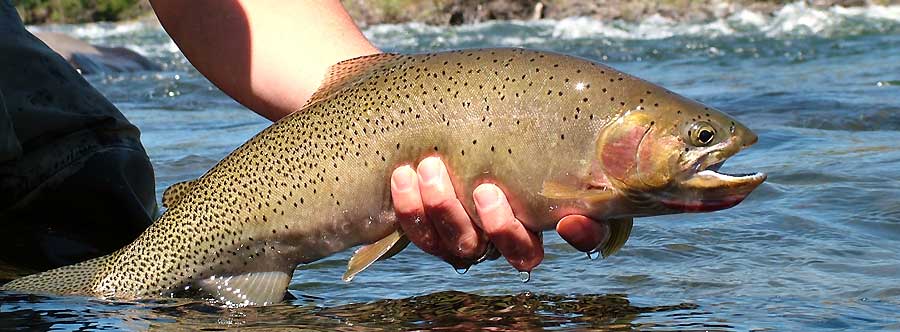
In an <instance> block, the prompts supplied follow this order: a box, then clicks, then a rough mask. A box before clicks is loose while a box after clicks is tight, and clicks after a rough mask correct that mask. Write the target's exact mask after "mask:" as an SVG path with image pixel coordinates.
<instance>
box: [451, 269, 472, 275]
mask: <svg viewBox="0 0 900 332" xmlns="http://www.w3.org/2000/svg"><path fill="white" fill-rule="evenodd" d="M454 270H456V274H459V275H463V274H466V272H469V267H464V268H462V267H458V268H455V269H454Z"/></svg>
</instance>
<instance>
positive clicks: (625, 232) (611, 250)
mask: <svg viewBox="0 0 900 332" xmlns="http://www.w3.org/2000/svg"><path fill="white" fill-rule="evenodd" d="M633 225H634V219H632V218H622V219H611V220H609V240H607V241H606V243H605V244H603V247H602V248H600V253H601V254H602V255H603V257H604V258H606V257H609V256H610V255H612V254H615V253H616V252H618V251H619V249H622V246H624V245H625V241H628V237H630V236H631V227H632V226H633Z"/></svg>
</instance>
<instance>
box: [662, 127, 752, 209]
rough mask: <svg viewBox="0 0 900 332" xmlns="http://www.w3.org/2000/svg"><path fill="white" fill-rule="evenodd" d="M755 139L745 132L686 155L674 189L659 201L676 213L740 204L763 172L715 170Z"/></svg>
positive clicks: (725, 207) (750, 133)
mask: <svg viewBox="0 0 900 332" xmlns="http://www.w3.org/2000/svg"><path fill="white" fill-rule="evenodd" d="M756 140H757V139H756V136H755V135H753V134H752V132H749V131H748V132H747V133H746V134H745V135H736V136H732V137H731V138H729V139H728V140H726V141H724V142H721V143H719V144H716V145H713V146H710V147H708V148H706V149H701V150H698V151H694V152H693V153H691V154H689V155H687V156H686V159H687V160H688V162H687V163H686V164H687V165H686V166H685V169H684V170H683V173H682V174H683V176H682V178H681V179H680V180H679V181H678V182H677V183H676V184H675V186H674V187H675V188H673V189H672V190H671V191H667V192H666V193H664V194H663V195H661V197H660V198H659V201H660V202H661V203H662V204H663V205H664V206H665V207H666V208H669V209H672V210H676V211H677V212H711V211H718V210H724V209H727V208H730V207H733V206H735V205H738V204H740V203H741V202H742V201H744V199H746V198H747V196H748V195H750V193H751V192H753V190H754V189H756V187H758V186H759V185H760V184H762V183H763V182H764V181H765V180H766V174H765V173H760V172H755V173H749V174H725V173H720V172H719V171H718V169H719V167H721V165H722V164H723V163H724V162H725V160H726V159H728V158H730V157H731V156H733V155H735V154H737V153H738V152H740V151H741V150H743V149H744V148H746V147H749V146H751V145H753V144H754V143H756Z"/></svg>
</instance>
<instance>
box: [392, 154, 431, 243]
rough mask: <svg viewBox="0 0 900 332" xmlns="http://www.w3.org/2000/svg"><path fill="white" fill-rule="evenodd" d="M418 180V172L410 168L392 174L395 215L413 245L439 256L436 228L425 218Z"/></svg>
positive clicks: (405, 167) (402, 167)
mask: <svg viewBox="0 0 900 332" xmlns="http://www.w3.org/2000/svg"><path fill="white" fill-rule="evenodd" d="M418 178H419V177H418V176H417V175H416V171H415V170H413V169H412V167H410V166H401V167H399V168H397V169H395V170H394V173H393V174H391V198H392V199H393V202H394V214H396V215H397V222H399V223H400V227H401V228H402V229H403V232H404V233H406V236H407V237H408V238H409V240H410V241H412V243H414V244H415V245H416V246H418V247H419V248H420V249H422V251H424V252H427V253H429V254H432V255H438V254H439V252H440V251H439V249H440V247H439V244H438V242H437V238H438V237H437V234H436V233H435V230H434V227H432V225H431V223H430V222H428V220H427V218H425V207H424V206H423V205H422V194H421V193H420V192H419V181H418Z"/></svg>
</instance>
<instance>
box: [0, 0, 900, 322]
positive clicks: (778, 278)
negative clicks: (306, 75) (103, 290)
mask: <svg viewBox="0 0 900 332" xmlns="http://www.w3.org/2000/svg"><path fill="white" fill-rule="evenodd" d="M32 29H34V30H51V31H62V32H66V33H71V34H74V35H75V36H78V37H79V38H83V39H85V40H87V41H89V42H91V43H94V44H99V45H104V46H126V47H129V48H132V49H135V50H137V51H138V52H139V53H141V54H143V55H145V56H147V57H149V58H150V59H151V60H153V61H155V62H157V63H160V64H161V65H162V66H163V68H164V69H163V70H162V71H161V72H137V73H123V74H99V75H93V76H88V77H87V78H88V80H89V81H90V82H91V83H93V84H94V85H95V86H96V87H97V88H98V89H99V90H100V91H101V92H103V93H104V94H105V95H106V96H107V97H108V98H109V99H110V100H112V101H113V102H114V103H115V104H116V105H117V106H118V107H119V108H120V109H121V110H122V111H123V113H125V115H126V116H127V117H128V118H129V119H131V121H133V122H134V123H135V124H137V125H138V126H139V127H140V128H141V130H142V132H143V142H144V144H145V146H146V148H147V151H148V152H149V154H150V157H151V159H152V161H153V164H154V167H155V170H156V174H157V182H158V185H157V192H158V194H160V195H161V193H162V191H163V190H164V189H165V188H166V187H168V186H169V185H170V184H172V183H174V182H178V181H183V180H187V179H192V178H195V177H197V176H199V175H201V174H202V173H203V172H204V171H205V170H207V169H208V168H210V167H211V166H212V165H213V164H215V163H216V162H217V161H218V160H219V159H221V158H222V157H223V156H225V155H226V154H227V153H229V152H230V151H231V150H232V149H234V148H235V147H237V146H238V145H239V144H241V143H242V142H244V141H245V140H246V139H248V138H249V137H251V136H252V135H254V134H255V133H256V132H258V131H259V130H261V129H262V128H264V127H266V126H267V125H268V124H269V123H268V122H267V121H266V120H264V119H262V118H261V117H259V116H257V115H256V114H254V113H252V112H250V111H248V110H246V109H244V108H243V107H241V106H240V105H238V104H236V103H235V102H233V101H232V100H231V99H229V98H228V97H227V96H225V95H224V94H222V93H221V92H220V91H218V90H217V89H216V88H215V87H213V86H212V85H211V84H210V83H209V82H208V81H207V80H206V79H204V78H203V77H202V76H201V75H199V74H198V73H197V71H196V70H194V69H193V67H191V65H190V64H189V63H188V62H187V61H186V60H185V58H184V57H183V56H182V55H181V54H180V53H179V52H178V49H177V48H176V46H175V45H174V43H173V42H172V41H171V40H170V39H169V38H168V36H167V35H166V34H165V32H164V31H162V29H161V28H160V27H159V26H158V25H156V24H153V23H115V24H84V25H58V26H42V27H32ZM365 32H366V35H367V36H368V37H370V38H371V39H372V40H373V41H374V42H375V44H376V45H378V46H379V47H381V48H382V49H384V50H386V51H397V52H424V51H435V50H444V49H455V48H467V47H492V46H515V47H518V46H522V47H528V48H537V49H544V50H551V51H557V52H563V53H569V54H574V55H578V56H582V57H586V58H590V59H594V60H597V61H601V62H604V63H607V64H609V65H611V66H613V67H616V68H618V69H620V70H622V71H625V72H628V73H631V74H634V75H637V76H639V77H642V78H645V79H648V80H650V81H652V82H655V83H658V84H660V85H663V86H665V87H667V88H669V89H671V90H674V91H676V92H678V93H680V94H683V95H686V96H688V97H691V98H695V99H698V100H701V101H703V102H705V103H708V104H710V105H713V106H716V107H717V108H719V109H722V110H724V111H726V112H728V113H729V114H732V115H734V116H736V117H737V118H738V119H739V120H741V121H742V122H743V123H745V124H746V125H747V126H749V127H750V128H752V129H754V130H755V131H756V133H757V134H759V136H760V141H759V143H758V144H757V145H755V146H754V147H753V148H751V149H749V150H746V151H744V152H742V153H741V154H740V155H738V156H737V157H735V158H733V159H732V160H731V161H729V163H728V164H727V165H726V166H725V171H726V172H727V171H728V170H732V171H733V172H745V171H764V172H767V173H769V180H768V181H767V182H766V183H764V184H763V185H762V186H761V187H760V188H759V189H757V191H756V192H755V193H754V194H753V195H751V196H750V198H749V199H748V200H747V201H745V202H744V203H742V204H741V205H739V206H737V207H735V208H733V209H730V210H726V211H721V212H716V213H710V214H695V215H674V216H665V217H654V218H642V219H639V220H637V221H636V223H635V228H634V231H633V233H632V237H631V239H630V240H629V241H628V244H627V245H626V246H625V248H624V249H623V250H622V251H621V252H620V253H619V254H617V255H615V256H613V257H610V258H608V259H605V260H602V261H589V260H588V259H587V257H585V255H584V254H581V253H578V252H576V251H574V250H573V249H571V248H569V247H568V245H566V244H565V243H564V242H563V241H562V240H561V239H559V238H558V237H557V236H556V235H555V234H549V233H548V234H545V238H544V239H545V242H546V258H545V260H544V262H543V263H542V264H541V265H540V266H539V267H538V268H537V269H536V270H535V271H534V273H533V274H532V280H531V281H530V282H528V283H524V284H523V283H521V282H520V281H519V279H518V276H517V274H516V272H515V271H514V270H513V269H512V268H510V267H509V266H507V265H506V264H505V263H504V262H502V260H501V261H495V262H489V263H483V264H481V265H478V266H475V267H474V268H472V269H471V271H469V272H468V273H466V274H465V275H457V274H456V273H454V272H453V269H452V268H451V267H450V266H449V265H447V264H445V263H443V262H441V261H439V260H437V259H436V258H432V257H430V256H427V255H425V254H424V253H422V252H421V251H418V249H411V250H407V251H405V252H404V253H403V254H401V255H398V256H396V257H395V258H394V259H391V260H389V261H386V262H383V263H379V264H378V265H377V266H375V267H374V268H372V269H371V270H370V271H367V272H366V273H364V274H362V275H361V276H359V277H358V278H357V279H355V280H354V281H353V283H350V284H345V283H343V282H342V281H341V280H340V275H341V273H342V272H343V268H344V266H345V264H346V263H345V262H346V259H347V258H348V257H349V252H346V253H342V254H339V255H335V256H333V257H330V258H327V259H324V260H321V261H318V262H315V263H313V264H310V265H306V266H301V267H300V268H298V270H297V272H296V273H295V275H294V280H293V282H292V284H291V286H290V291H291V293H292V294H293V295H294V296H295V297H296V299H295V300H291V301H288V302H286V303H284V304H281V305H276V306H271V307H265V308H243V309H224V308H219V307H216V306H212V305H208V304H205V303H203V302H196V301H190V300H164V301H141V302H127V303H122V302H110V301H103V300H97V299H90V298H80V297H43V296H26V295H17V294H0V329H12V328H20V329H24V330H28V329H41V330H83V329H98V330H121V329H147V328H157V329H161V330H174V329H183V330H220V329H231V328H235V329H261V330H271V329H277V328H311V329H326V330H368V329H384V328H386V329H429V328H447V329H487V328H491V329H511V330H535V329H610V330H630V329H641V330H760V331H762V330H829V329H834V330H882V329H884V330H900V6H890V7H879V6H872V7H860V8H852V9H851V8H841V7H834V8H832V9H811V8H807V7H806V6H804V5H803V4H802V3H796V4H792V5H788V6H786V7H784V9H782V10H780V11H778V12H776V13H775V14H774V15H773V16H764V15H760V14H758V13H754V12H750V11H743V12H738V13H736V14H734V15H732V16H730V17H727V18H724V19H719V20H716V21H711V22H706V23H679V22H674V21H670V20H667V19H665V18H662V17H659V16H654V17H651V18H649V19H646V20H644V21H641V22H637V23H627V22H620V21H611V22H601V21H595V20H591V19H587V18H570V19H563V20H542V21H529V22H516V21H512V22H490V23H483V24H476V25H466V26H459V27H433V26H425V25H422V24H403V25H378V26H372V27H369V28H367V29H366V31H365ZM285 40H286V42H289V39H285ZM311 47H314V46H311Z"/></svg>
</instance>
